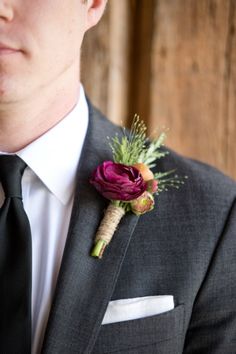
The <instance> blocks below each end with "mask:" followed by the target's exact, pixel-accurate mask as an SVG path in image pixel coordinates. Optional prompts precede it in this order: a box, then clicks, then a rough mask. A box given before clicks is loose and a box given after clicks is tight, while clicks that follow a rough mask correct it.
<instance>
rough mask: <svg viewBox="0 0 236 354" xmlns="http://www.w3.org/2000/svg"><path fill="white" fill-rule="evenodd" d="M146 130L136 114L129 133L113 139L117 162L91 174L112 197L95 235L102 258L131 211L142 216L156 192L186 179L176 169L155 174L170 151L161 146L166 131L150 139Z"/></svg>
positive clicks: (97, 185) (94, 252) (96, 253)
mask: <svg viewBox="0 0 236 354" xmlns="http://www.w3.org/2000/svg"><path fill="white" fill-rule="evenodd" d="M146 130H147V128H146V126H145V124H144V122H143V121H141V120H140V119H139V116H137V115H135V117H134V120H133V123H132V126H131V130H130V132H129V133H127V132H126V130H125V129H123V135H122V137H121V138H119V137H118V136H117V135H116V136H115V137H113V138H112V139H110V138H109V139H110V147H111V150H112V154H113V161H104V162H103V163H102V164H101V165H99V166H98V167H97V168H96V169H95V171H94V172H93V174H92V176H91V179H90V183H91V184H92V185H93V186H94V187H95V188H96V189H97V191H98V192H99V193H101V194H102V196H103V197H105V198H106V199H108V200H110V203H109V205H108V208H107V210H106V212H105V215H104V217H103V219H102V221H101V224H100V226H99V228H98V231H97V234H96V237H95V242H94V246H93V249H92V252H91V255H92V256H93V257H97V258H102V255H103V252H104V250H105V248H106V247H107V245H108V244H109V243H110V241H111V240H112V237H113V235H114V233H115V230H116V228H117V226H118V224H119V222H120V220H121V219H122V217H123V216H124V215H125V214H126V213H127V212H133V213H134V214H136V215H142V214H144V213H146V212H149V211H151V210H152V209H153V208H154V204H155V201H154V195H155V194H159V193H161V192H162V191H167V190H168V188H169V187H174V188H177V189H178V188H179V186H180V184H183V183H184V182H183V178H179V177H178V176H177V175H173V173H174V171H175V170H171V171H167V172H157V173H155V174H154V173H153V172H152V171H151V169H152V168H153V167H155V166H156V160H158V159H160V158H161V157H164V156H166V155H167V154H168V153H169V152H168V151H163V150H162V149H161V147H162V146H163V145H164V141H165V139H166V132H165V131H163V132H161V134H160V135H159V136H158V137H157V138H156V139H154V140H152V141H151V142H150V141H148V139H147V136H146ZM171 175H172V176H171ZM184 178H186V176H185V177H184Z"/></svg>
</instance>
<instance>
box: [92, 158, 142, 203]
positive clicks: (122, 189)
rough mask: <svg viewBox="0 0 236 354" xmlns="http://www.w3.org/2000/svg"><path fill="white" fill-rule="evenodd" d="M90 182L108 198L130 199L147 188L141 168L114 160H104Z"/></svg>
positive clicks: (136, 196)
mask: <svg viewBox="0 0 236 354" xmlns="http://www.w3.org/2000/svg"><path fill="white" fill-rule="evenodd" d="M90 183H91V184H92V185H93V186H94V187H95V188H96V189H97V190H98V191H99V192H100V193H101V194H102V195H103V196H104V197H105V198H107V199H110V200H121V201H130V200H133V199H136V198H138V197H139V196H140V195H141V194H143V192H144V191H146V189H147V184H146V182H145V181H144V180H143V177H142V176H141V174H140V172H139V170H138V169H137V168H135V167H132V166H126V165H123V164H120V163H115V162H112V161H104V162H103V163H102V164H101V165H99V166H98V167H97V168H96V170H95V171H94V172H93V174H92V177H91V179H90Z"/></svg>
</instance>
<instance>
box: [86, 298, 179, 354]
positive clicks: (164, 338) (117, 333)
mask: <svg viewBox="0 0 236 354" xmlns="http://www.w3.org/2000/svg"><path fill="white" fill-rule="evenodd" d="M183 327H184V305H183V304H181V305H178V306H177V307H175V308H174V309H173V310H171V311H168V312H165V313H163V314H160V315H155V316H150V317H145V318H140V319H137V320H131V321H124V322H117V323H112V324H106V325H103V326H101V330H100V332H99V334H98V339H97V341H96V343H95V346H94V351H93V354H105V353H117V354H119V353H123V354H125V353H126V354H154V353H155V354H172V353H173V354H179V353H182V349H181V348H182V342H183V338H182V335H181V334H182V333H183Z"/></svg>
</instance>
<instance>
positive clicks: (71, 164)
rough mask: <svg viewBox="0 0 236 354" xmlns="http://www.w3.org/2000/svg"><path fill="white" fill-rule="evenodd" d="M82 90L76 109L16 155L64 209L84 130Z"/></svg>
mask: <svg viewBox="0 0 236 354" xmlns="http://www.w3.org/2000/svg"><path fill="white" fill-rule="evenodd" d="M88 116H89V113H88V105H87V101H86V98H85V94H84V90H83V86H82V85H80V95H79V100H78V102H77V104H76V106H75V107H74V108H73V109H72V111H71V112H70V113H69V114H68V115H67V116H66V117H65V118H64V119H62V120H61V121H60V122H59V123H58V124H57V125H55V126H54V127H53V128H51V129H50V130H49V131H47V132H46V133H45V134H43V135H42V136H40V137H39V138H38V139H36V140H35V141H33V142H32V143H31V144H29V145H28V146H26V147H25V148H24V149H22V150H20V151H18V152H17V153H16V154H17V155H18V156H19V157H21V158H22V160H24V161H25V162H26V164H27V165H28V166H29V167H30V168H31V169H32V170H33V171H34V173H35V174H36V175H37V176H38V177H39V178H40V180H41V181H42V182H43V183H44V184H45V186H46V187H47V188H48V189H49V190H50V191H51V192H52V193H53V194H54V195H55V196H56V197H57V198H58V199H59V200H60V201H61V202H62V203H63V204H64V205H65V204H67V203H68V202H69V200H70V198H71V197H72V196H73V193H74V189H75V184H76V170H77V166H78V163H79V159H80V155H81V151H82V147H83V143H84V140H85V135H86V132H87V127H88Z"/></svg>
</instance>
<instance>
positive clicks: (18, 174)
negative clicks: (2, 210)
mask: <svg viewBox="0 0 236 354" xmlns="http://www.w3.org/2000/svg"><path fill="white" fill-rule="evenodd" d="M25 168H26V163H25V162H24V161H23V160H21V158H20V157H18V156H17V155H1V156H0V181H1V183H2V187H3V190H4V193H5V196H6V198H9V197H16V198H22V190H21V178H22V175H23V172H24V169H25Z"/></svg>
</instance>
